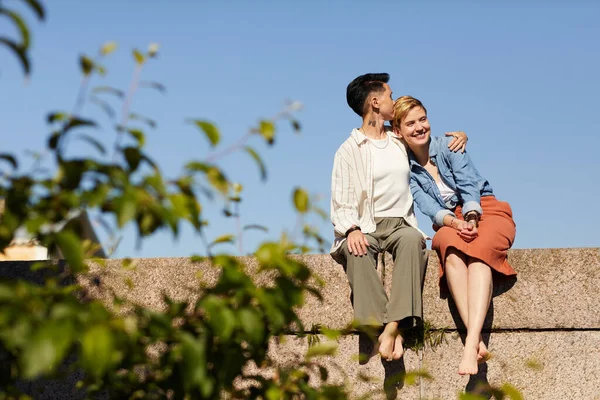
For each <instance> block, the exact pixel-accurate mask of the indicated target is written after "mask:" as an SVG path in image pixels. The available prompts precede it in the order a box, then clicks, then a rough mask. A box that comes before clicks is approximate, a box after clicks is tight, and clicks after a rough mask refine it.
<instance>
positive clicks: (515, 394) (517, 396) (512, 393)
mask: <svg viewBox="0 0 600 400" xmlns="http://www.w3.org/2000/svg"><path fill="white" fill-rule="evenodd" d="M500 390H502V392H504V393H505V394H506V395H507V396H508V397H510V399H511V400H523V395H522V394H521V392H519V390H518V389H517V388H516V387H514V386H512V385H511V384H509V383H505V384H504V385H502V386H501V387H500Z"/></svg>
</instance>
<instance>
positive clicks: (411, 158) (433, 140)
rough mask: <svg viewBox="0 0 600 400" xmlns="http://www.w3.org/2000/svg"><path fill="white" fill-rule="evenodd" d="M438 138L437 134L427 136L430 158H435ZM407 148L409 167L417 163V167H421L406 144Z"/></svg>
mask: <svg viewBox="0 0 600 400" xmlns="http://www.w3.org/2000/svg"><path fill="white" fill-rule="evenodd" d="M439 139H440V138H439V137H437V136H436V137H430V138H429V158H431V159H435V157H436V156H437V154H438V147H439V146H438V144H439V143H438V142H439ZM407 150H408V162H409V163H410V169H411V170H412V168H413V167H414V166H417V165H418V166H419V167H422V165H421V164H419V162H418V161H417V159H416V158H415V155H414V153H413V152H412V151H411V150H410V148H408V146H407Z"/></svg>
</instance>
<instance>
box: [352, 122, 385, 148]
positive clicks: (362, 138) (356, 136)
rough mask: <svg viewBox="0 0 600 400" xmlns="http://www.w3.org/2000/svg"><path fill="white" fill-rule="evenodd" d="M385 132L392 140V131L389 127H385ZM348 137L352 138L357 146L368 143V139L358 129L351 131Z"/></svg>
mask: <svg viewBox="0 0 600 400" xmlns="http://www.w3.org/2000/svg"><path fill="white" fill-rule="evenodd" d="M385 132H386V133H387V134H388V136H390V137H392V138H394V135H392V132H393V131H392V128H391V127H390V126H386V127H385ZM350 136H352V137H353V138H354V140H355V141H356V144H357V145H359V146H361V145H362V144H364V143H366V142H368V141H369V138H368V137H367V136H366V135H365V134H364V133H362V132H361V131H360V130H359V129H358V128H354V129H352V132H351V133H350Z"/></svg>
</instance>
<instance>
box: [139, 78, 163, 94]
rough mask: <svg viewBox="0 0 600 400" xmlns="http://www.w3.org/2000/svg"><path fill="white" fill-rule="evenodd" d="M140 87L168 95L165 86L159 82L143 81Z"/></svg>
mask: <svg viewBox="0 0 600 400" xmlns="http://www.w3.org/2000/svg"><path fill="white" fill-rule="evenodd" d="M140 87H148V88H151V89H155V90H157V91H159V92H160V93H162V94H166V93H167V88H166V87H165V85H163V84H162V83H158V82H150V81H141V82H140Z"/></svg>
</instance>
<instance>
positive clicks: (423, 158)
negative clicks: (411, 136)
mask: <svg viewBox="0 0 600 400" xmlns="http://www.w3.org/2000/svg"><path fill="white" fill-rule="evenodd" d="M410 151H412V153H413V155H414V156H415V159H416V160H417V162H418V163H419V164H420V165H422V166H424V165H426V164H427V163H428V162H429V143H427V144H425V145H423V146H416V147H411V148H410Z"/></svg>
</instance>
